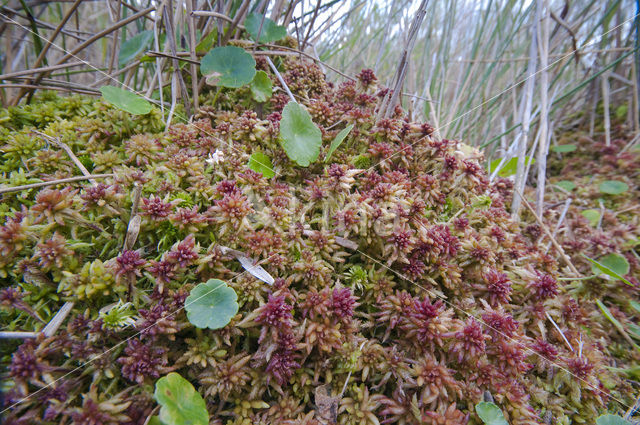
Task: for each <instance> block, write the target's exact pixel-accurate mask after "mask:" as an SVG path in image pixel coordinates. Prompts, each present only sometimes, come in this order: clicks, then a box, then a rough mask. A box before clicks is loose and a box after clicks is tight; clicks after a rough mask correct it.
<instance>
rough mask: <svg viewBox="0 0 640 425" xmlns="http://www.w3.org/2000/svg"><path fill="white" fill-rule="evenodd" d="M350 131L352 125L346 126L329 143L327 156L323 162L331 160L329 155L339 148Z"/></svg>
mask: <svg viewBox="0 0 640 425" xmlns="http://www.w3.org/2000/svg"><path fill="white" fill-rule="evenodd" d="M351 129H353V124H351V125H349V126H347V127H346V128H345V129H343V130H342V131H341V132H340V133H338V135H337V136H336V138H335V139H333V141H332V142H331V146H329V151H327V156H326V157H325V159H324V162H327V161H329V159H330V158H331V155H333V153H334V152H335V150H336V149H338V147H340V145H341V144H342V142H343V141H344V139H346V137H347V136H348V135H349V133H350V132H351Z"/></svg>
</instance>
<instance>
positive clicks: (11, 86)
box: [0, 83, 100, 96]
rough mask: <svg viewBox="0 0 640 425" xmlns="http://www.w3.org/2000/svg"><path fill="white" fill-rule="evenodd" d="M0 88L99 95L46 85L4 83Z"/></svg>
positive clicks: (96, 92) (88, 90)
mask: <svg viewBox="0 0 640 425" xmlns="http://www.w3.org/2000/svg"><path fill="white" fill-rule="evenodd" d="M0 88H7V89H25V90H29V91H31V90H54V91H61V92H71V93H80V94H88V95H94V96H95V95H97V94H100V92H99V91H92V90H90V89H78V88H74V87H59V86H46V85H42V84H39V85H36V84H20V83H6V84H0Z"/></svg>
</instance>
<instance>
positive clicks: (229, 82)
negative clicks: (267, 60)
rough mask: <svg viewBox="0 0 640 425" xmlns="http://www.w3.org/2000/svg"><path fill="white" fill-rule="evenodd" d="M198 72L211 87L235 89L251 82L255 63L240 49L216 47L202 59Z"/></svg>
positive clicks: (254, 71) (254, 72)
mask: <svg viewBox="0 0 640 425" xmlns="http://www.w3.org/2000/svg"><path fill="white" fill-rule="evenodd" d="M200 71H201V72H202V75H205V76H206V77H207V83H208V84H210V85H212V86H222V87H231V88H237V87H242V86H244V85H245V84H249V83H250V82H251V80H253V77H254V76H255V75H256V61H255V60H254V59H253V56H251V55H250V54H249V53H247V52H245V51H244V49H241V48H240V47H236V46H225V47H216V48H215V49H212V50H211V51H210V52H209V53H207V54H206V55H205V56H204V57H203V58H202V61H201V62H200Z"/></svg>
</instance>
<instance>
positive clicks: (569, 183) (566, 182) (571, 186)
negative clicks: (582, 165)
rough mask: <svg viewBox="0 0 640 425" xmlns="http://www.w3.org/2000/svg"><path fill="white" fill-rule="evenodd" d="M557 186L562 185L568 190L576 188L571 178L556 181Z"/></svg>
mask: <svg viewBox="0 0 640 425" xmlns="http://www.w3.org/2000/svg"><path fill="white" fill-rule="evenodd" d="M556 186H559V187H561V188H562V189H564V190H566V191H567V192H571V191H572V190H573V189H575V188H576V184H575V183H574V182H572V181H570V180H560V181H559V182H556Z"/></svg>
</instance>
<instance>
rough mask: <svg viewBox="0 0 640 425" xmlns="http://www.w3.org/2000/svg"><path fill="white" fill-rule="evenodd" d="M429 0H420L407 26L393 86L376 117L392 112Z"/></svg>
mask: <svg viewBox="0 0 640 425" xmlns="http://www.w3.org/2000/svg"><path fill="white" fill-rule="evenodd" d="M428 3H429V0H422V2H421V3H420V7H419V8H418V11H417V12H416V15H415V17H414V18H413V21H412V22H411V26H410V27H409V33H408V35H407V41H406V43H405V45H404V50H403V51H402V55H401V57H400V62H399V63H398V68H397V70H396V74H395V76H394V77H393V81H394V83H393V88H392V90H391V91H390V92H389V93H387V95H386V96H385V97H384V98H383V99H382V102H381V104H380V109H379V110H378V119H380V118H388V117H389V116H391V114H392V113H393V111H394V109H395V107H396V102H397V101H398V97H399V96H400V93H402V86H403V85H404V79H405V77H406V75H407V67H408V65H409V55H410V54H411V51H412V50H413V46H414V45H415V41H416V36H417V35H418V29H419V28H420V25H421V24H422V21H423V20H424V17H425V15H426V14H427V4H428Z"/></svg>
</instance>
